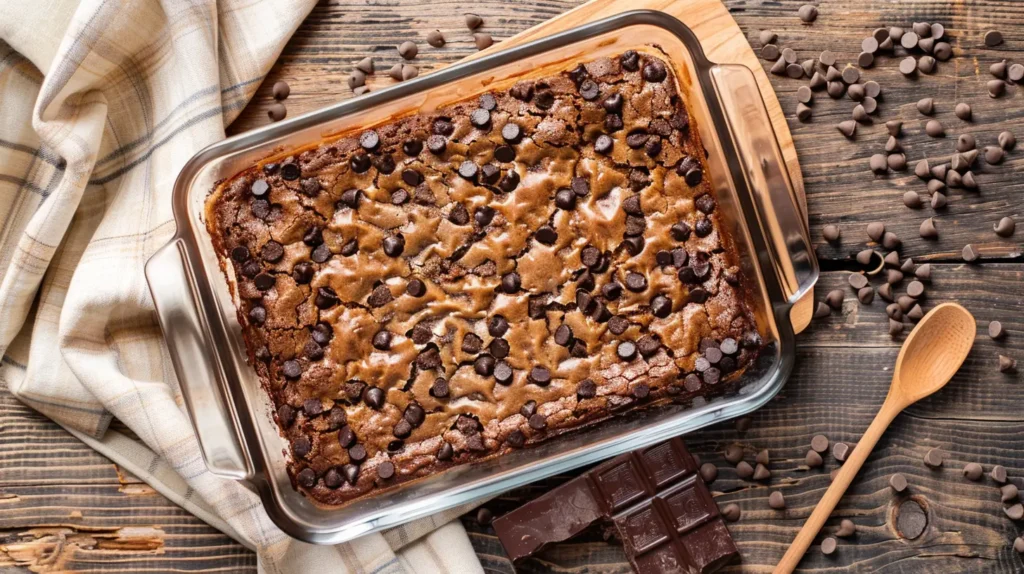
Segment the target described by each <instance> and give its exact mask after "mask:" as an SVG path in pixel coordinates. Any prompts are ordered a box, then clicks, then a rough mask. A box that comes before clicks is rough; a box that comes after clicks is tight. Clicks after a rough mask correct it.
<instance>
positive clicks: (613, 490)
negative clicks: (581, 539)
mask: <svg viewBox="0 0 1024 574" xmlns="http://www.w3.org/2000/svg"><path fill="white" fill-rule="evenodd" d="M598 519H601V520H604V521H611V522H612V524H613V525H614V526H615V528H616V530H617V531H618V533H619V536H620V537H621V539H622V542H623V548H624V550H625V551H626V556H627V557H628V558H629V561H630V563H631V564H632V565H633V567H634V568H635V569H636V571H637V572H640V573H642V574H648V573H650V574H660V573H663V572H679V573H683V572H685V573H687V574H689V573H694V572H700V573H707V572H714V571H715V570H717V569H718V568H720V567H721V566H722V565H723V564H725V563H727V562H729V561H730V560H732V559H734V558H735V557H736V556H737V555H738V552H737V550H736V546H735V545H734V544H733V541H732V538H731V537H730V536H729V531H728V529H726V527H725V523H724V522H723V520H722V517H721V516H720V515H719V512H718V507H717V506H716V505H715V501H714V499H712V498H711V493H710V492H708V489H707V487H706V486H705V485H704V481H703V480H701V478H700V475H699V474H697V466H696V464H695V462H694V460H693V457H691V456H690V453H688V452H687V451H686V447H685V446H684V445H683V442H682V440H680V439H678V438H675V439H672V440H669V441H667V442H664V443H660V444H657V445H654V446H651V447H648V448H645V449H642V450H638V451H634V452H631V453H628V454H624V455H622V456H619V457H616V458H614V459H612V460H610V461H608V462H606V463H604V464H601V465H599V466H597V467H596V468H594V469H592V470H591V471H590V472H587V473H585V474H583V475H582V476H580V477H578V478H575V479H573V480H571V481H569V482H567V483H566V484H564V485H562V486H560V487H558V488H556V489H554V490H552V491H550V492H548V493H547V494H545V495H543V496H541V497H540V498H538V499H536V500H534V501H532V502H529V503H527V504H525V505H523V506H522V507H520V508H518V509H516V510H513V511H512V512H510V513H508V514H506V515H505V516H502V517H501V518H499V519H497V520H495V521H494V529H495V530H496V531H497V533H498V539H499V540H501V543H502V545H503V546H504V547H505V550H506V551H508V553H509V555H510V556H511V557H512V559H513V560H517V559H519V558H522V557H524V556H528V555H530V554H532V553H533V552H536V551H537V550H539V549H540V548H541V547H542V546H543V545H544V544H548V543H552V542H560V541H562V540H566V539H568V538H570V537H571V536H573V535H575V534H578V533H579V532H582V531H583V530H584V529H585V528H586V527H587V526H589V525H590V524H592V523H593V522H596V521H597V520H598Z"/></svg>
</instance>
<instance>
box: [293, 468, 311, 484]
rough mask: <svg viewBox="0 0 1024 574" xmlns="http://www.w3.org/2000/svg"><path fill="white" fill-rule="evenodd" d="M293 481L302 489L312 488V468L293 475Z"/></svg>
mask: <svg viewBox="0 0 1024 574" xmlns="http://www.w3.org/2000/svg"><path fill="white" fill-rule="evenodd" d="M295 481H296V482H297V483H299V486H301V487H303V488H313V486H315V485H316V472H315V471H314V470H313V469H312V468H304V469H302V470H300V471H299V473H298V474H296V475H295Z"/></svg>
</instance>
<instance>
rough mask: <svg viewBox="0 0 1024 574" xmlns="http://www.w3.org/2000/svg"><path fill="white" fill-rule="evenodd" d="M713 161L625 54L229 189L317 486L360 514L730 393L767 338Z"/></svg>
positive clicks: (268, 351)
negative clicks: (712, 176)
mask: <svg viewBox="0 0 1024 574" xmlns="http://www.w3.org/2000/svg"><path fill="white" fill-rule="evenodd" d="M705 154H706V152H705V150H704V148H703V146H702V145H701V142H700V138H699V135H698V132H697V126H696V125H695V124H694V122H693V120H692V118H691V117H690V115H689V114H688V113H687V109H686V104H685V102H684V101H683V98H682V96H681V95H680V93H679V91H678V87H677V84H676V80H675V75H674V74H673V72H672V70H671V67H670V66H668V65H666V62H665V60H664V59H662V58H661V57H660V56H657V55H653V54H649V53H646V52H635V51H627V52H624V53H622V54H621V55H619V56H617V57H614V58H600V59H595V60H593V61H589V62H586V63H583V64H578V65H573V66H568V67H566V68H565V69H564V70H563V71H561V72H559V73H552V74H551V75H550V76H549V77H545V78H542V79H537V80H534V79H531V80H522V81H519V82H517V83H515V84H513V85H511V86H510V87H509V88H508V89H507V90H496V91H493V92H489V93H484V94H482V95H480V96H478V97H473V98H471V99H468V100H465V101H462V102H457V103H454V104H452V105H449V106H446V107H443V108H441V109H439V110H437V111H435V112H433V113H429V114H428V113H421V114H418V115H411V116H406V117H402V118H399V119H395V120H391V121H389V122H386V123H383V124H380V125H376V126H370V127H367V128H366V129H363V130H362V131H357V132H354V133H350V134H346V135H343V136H342V137H340V138H337V139H332V140H329V141H325V142H323V143H321V144H319V145H317V146H314V147H310V148H308V149H306V150H304V151H301V152H297V153H295V154H294V155H291V156H287V157H282V158H271V159H268V160H266V161H262V162H259V163H258V164H257V165H254V166H252V167H251V168H250V169H248V170H246V171H244V172H242V173H239V174H237V175H236V176H234V177H232V178H230V179H229V180H227V181H225V182H223V183H222V184H220V185H219V186H218V187H217V189H215V190H214V192H213V193H212V194H211V196H210V198H209V199H208V200H207V204H206V211H207V225H208V227H209V231H210V234H211V236H212V238H213V241H214V246H215V248H216V250H217V253H218V255H219V257H220V259H221V262H222V266H223V267H224V270H225V273H226V274H227V275H228V277H229V282H230V283H231V284H232V287H233V289H234V290H235V296H236V301H237V303H238V319H239V321H240V323H241V325H242V330H243V335H244V338H245V342H246V347H247V351H248V354H249V360H250V362H251V364H252V365H253V366H254V368H255V369H256V371H257V373H258V375H259V377H260V379H261V382H262V384H263V386H264V387H265V388H266V390H267V391H268V392H269V393H270V395H271V397H272V398H273V402H274V405H275V408H276V412H275V414H274V416H275V419H276V421H277V423H278V425H279V427H280V429H281V432H282V433H283V435H284V436H285V437H286V438H287V440H288V442H289V445H290V459H291V460H290V462H289V474H290V475H291V477H292V480H293V482H294V484H295V485H296V486H297V488H299V489H301V490H302V491H303V492H305V493H306V494H308V495H309V496H311V497H312V498H313V499H315V500H316V501H318V502H320V503H323V504H328V505H336V504H342V503H344V502H346V501H348V500H351V499H353V498H355V497H358V496H361V495H363V494H366V493H369V492H372V491H374V490H375V489H382V488H387V487H390V486H393V485H396V484H400V483H402V482H404V481H408V480H411V479H414V478H418V477H423V476H427V475H429V474H432V473H436V472H439V471H442V470H444V469H445V468H448V467H450V466H453V465H458V464H464V463H466V462H471V461H474V460H481V459H484V458H488V457H492V456H496V455H500V454H502V453H504V452H508V451H510V450H513V449H520V448H528V447H529V446H530V445H531V444H533V443H536V442H538V441H542V440H544V439H546V438H550V437H552V436H554V435H557V434H558V433H560V432H564V431H567V430H571V429H574V428H578V427H580V426H582V425H584V424H591V423H597V422H598V421H600V420H601V419H603V418H606V417H608V416H612V415H614V414H615V413H620V412H623V411H624V410H627V409H632V408H636V407H640V406H644V405H649V404H651V403H653V402H657V401H662V400H668V399H672V400H690V399H692V398H693V397H696V396H705V397H706V396H710V395H715V394H721V393H722V392H724V390H725V389H726V388H727V387H728V386H729V384H730V381H732V380H734V379H735V378H736V376H737V374H738V373H739V372H740V371H742V370H743V369H744V368H745V367H746V366H747V365H749V364H750V362H751V361H752V360H753V359H754V358H755V357H756V356H757V354H758V352H759V351H760V349H761V346H762V341H761V338H760V336H759V335H758V332H757V329H756V326H755V321H754V317H753V311H752V308H751V306H750V305H749V304H748V299H747V297H748V295H747V291H746V290H745V289H744V286H743V283H744V277H743V276H742V273H741V272H740V271H739V268H738V267H737V265H736V254H735V253H734V247H733V246H732V243H731V240H730V238H729V237H727V236H726V234H724V233H722V232H721V231H720V229H719V227H720V226H719V223H718V213H717V210H716V208H717V201H716V199H715V195H714V192H713V191H712V188H711V185H710V182H709V181H708V180H709V178H708V177H706V170H707V167H706V162H705Z"/></svg>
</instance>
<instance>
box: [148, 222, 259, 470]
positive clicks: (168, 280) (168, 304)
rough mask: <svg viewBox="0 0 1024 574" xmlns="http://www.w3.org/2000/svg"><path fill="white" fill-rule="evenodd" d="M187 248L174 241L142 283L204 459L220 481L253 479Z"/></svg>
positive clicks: (155, 257)
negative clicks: (152, 308) (146, 280)
mask: <svg viewBox="0 0 1024 574" xmlns="http://www.w3.org/2000/svg"><path fill="white" fill-rule="evenodd" d="M188 262H189V258H188V254H187V253H186V251H185V244H184V243H183V242H182V241H181V240H180V239H177V240H175V241H172V242H170V243H168V244H167V245H165V246H164V247H163V248H161V249H160V250H159V251H157V252H156V254H154V255H153V257H151V258H150V259H149V261H148V262H147V263H146V278H147V279H148V281H149V289H150V293H151V294H152V295H153V302H154V304H155V306H156V311H157V317H158V319H159V321H160V327H161V329H162V330H163V333H164V336H165V338H166V341H167V348H168V349H169V351H170V355H171V362H172V363H173V364H174V371H175V373H176V374H177V376H178V382H179V385H180V387H181V394H182V396H183V397H184V399H185V405H186V407H187V408H188V414H189V417H190V418H191V419H192V426H193V428H194V429H195V431H196V437H197V438H198V439H199V447H200V450H201V451H202V453H203V460H204V461H205V462H206V467H207V468H209V469H210V472H212V473H213V474H216V475H218V476H223V477H227V478H234V479H246V478H249V477H251V476H252V471H251V468H252V467H251V465H250V463H249V461H248V459H247V458H246V457H245V454H244V450H245V449H244V448H243V443H242V441H241V435H240V433H239V432H238V429H237V428H235V425H234V423H233V422H232V421H233V420H234V417H233V416H232V412H231V410H230V406H229V404H230V403H229V401H228V398H227V394H226V393H225V392H224V390H225V389H224V385H223V381H224V377H223V376H222V373H223V369H222V367H221V365H220V364H219V361H218V359H217V357H218V356H219V355H218V354H217V353H216V352H215V347H214V344H213V341H212V339H211V337H210V336H209V333H210V329H209V325H208V324H207V322H206V318H205V316H204V315H203V313H200V312H199V311H198V310H199V309H200V308H201V303H200V302H199V294H198V292H197V290H196V288H195V281H194V279H195V278H194V277H192V274H191V272H190V269H191V266H190V265H189V263H188Z"/></svg>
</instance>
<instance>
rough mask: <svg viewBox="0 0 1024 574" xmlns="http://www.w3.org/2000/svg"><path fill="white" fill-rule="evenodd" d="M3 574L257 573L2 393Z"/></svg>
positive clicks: (240, 554)
mask: <svg viewBox="0 0 1024 574" xmlns="http://www.w3.org/2000/svg"><path fill="white" fill-rule="evenodd" d="M0 570H3V571H4V572H29V571H33V572H44V573H45V572H101V571H102V572H130V573H135V572H169V571H189V572H255V570H256V558H255V555H253V554H252V553H251V552H249V551H248V550H247V549H245V548H244V547H242V546H241V545H240V544H238V543H237V542H235V541H234V540H232V539H230V538H228V537H227V536H225V535H223V534H221V533H220V532H218V531H217V530H215V529H214V528H212V527H210V526H208V525H206V524H205V523H203V522H201V521H200V520H199V519H197V518H195V517H194V516H192V515H190V514H189V513H187V512H185V511H184V510H182V509H181V508H179V507H178V506H176V505H174V504H173V503H171V502H170V501H168V500H167V499H166V498H164V497H163V496H161V495H159V494H157V493H156V492H155V491H154V490H153V489H151V488H150V487H149V486H148V485H146V484H145V483H143V482H141V481H140V480H139V479H138V478H136V477H134V476H132V475H131V474H129V473H127V472H125V471H124V470H123V469H120V468H118V467H117V466H116V465H114V464H113V463H111V462H110V461H109V460H107V459H106V458H104V457H103V456H101V455H99V454H97V453H96V452H95V451H93V450H91V449H90V448H89V447H87V446H85V445H84V444H82V443H81V442H79V441H78V440H77V439H75V438H74V437H73V436H71V435H70V434H68V433H67V432H65V431H64V430H63V429H61V428H60V427H58V426H57V425H55V424H53V423H52V422H50V421H49V420H48V419H46V418H45V417H43V416H42V415H39V414H38V413H36V412H34V411H32V410H31V409H30V408H28V407H26V406H24V405H22V404H21V403H19V402H18V401H17V400H15V399H14V398H13V397H12V396H11V395H10V394H9V393H8V392H7V390H6V389H3V390H2V391H0Z"/></svg>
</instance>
